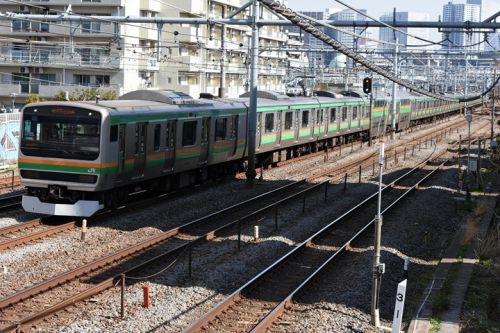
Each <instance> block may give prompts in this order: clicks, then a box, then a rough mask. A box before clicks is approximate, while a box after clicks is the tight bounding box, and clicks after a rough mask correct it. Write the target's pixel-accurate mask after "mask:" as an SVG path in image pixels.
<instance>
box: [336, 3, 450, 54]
mask: <svg viewBox="0 0 500 333" xmlns="http://www.w3.org/2000/svg"><path fill="white" fill-rule="evenodd" d="M334 1H336V2H338V3H340V4H341V5H343V6H345V7H347V8H349V9H350V10H352V11H354V12H356V13H358V14H360V15H362V16H364V17H366V18H369V19H371V20H373V21H375V22H377V23H380V24H382V25H384V26H386V27H387V28H389V29H392V30H394V31H397V32H399V33H401V34H403V35H406V36H408V37H413V38H415V39H418V40H421V41H423V42H426V43H430V45H441V46H444V45H442V44H440V43H436V42H434V41H431V40H428V39H425V38H421V37H419V36H416V35H413V34H409V33H407V32H406V31H403V30H401V29H398V28H396V27H393V26H391V25H389V24H387V23H384V22H382V21H380V20H378V19H376V18H374V17H372V16H370V15H368V14H366V13H363V12H361V11H360V10H357V9H355V8H353V7H352V6H349V5H348V4H346V3H345V2H343V1H342V0H334Z"/></svg>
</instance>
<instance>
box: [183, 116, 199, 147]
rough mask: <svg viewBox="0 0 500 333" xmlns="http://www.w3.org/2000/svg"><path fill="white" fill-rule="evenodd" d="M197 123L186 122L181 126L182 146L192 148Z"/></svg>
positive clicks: (194, 141)
mask: <svg viewBox="0 0 500 333" xmlns="http://www.w3.org/2000/svg"><path fill="white" fill-rule="evenodd" d="M197 124H198V122H197V121H196V120H195V121H186V122H185V123H184V124H183V125H182V145H183V146H193V145H194V144H195V143H196V125H197Z"/></svg>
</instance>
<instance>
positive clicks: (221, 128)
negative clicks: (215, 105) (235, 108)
mask: <svg viewBox="0 0 500 333" xmlns="http://www.w3.org/2000/svg"><path fill="white" fill-rule="evenodd" d="M226 134H227V118H217V119H215V141H224V140H226Z"/></svg>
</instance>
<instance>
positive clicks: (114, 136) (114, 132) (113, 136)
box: [109, 125, 118, 142]
mask: <svg viewBox="0 0 500 333" xmlns="http://www.w3.org/2000/svg"><path fill="white" fill-rule="evenodd" d="M117 140H118V125H112V126H111V128H110V131H109V142H116V141H117Z"/></svg>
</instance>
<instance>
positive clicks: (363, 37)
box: [259, 0, 404, 46]
mask: <svg viewBox="0 0 500 333" xmlns="http://www.w3.org/2000/svg"><path fill="white" fill-rule="evenodd" d="M259 1H260V0H259ZM294 14H295V15H296V16H300V17H302V18H304V19H306V20H308V21H310V22H314V23H317V24H320V25H322V26H325V27H328V28H330V29H333V30H337V31H339V32H341V33H344V34H347V35H350V36H352V37H356V38H361V39H364V40H369V41H372V42H375V43H380V44H387V45H393V46H404V45H403V44H399V43H393V42H387V41H384V40H380V39H375V38H371V37H366V36H363V35H358V34H355V33H353V32H350V31H347V30H343V29H340V28H338V27H335V26H333V25H331V24H328V23H324V22H322V21H320V20H316V19H315V18H312V17H310V16H307V15H305V14H302V13H299V12H294ZM306 32H309V31H307V30H306Z"/></svg>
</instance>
